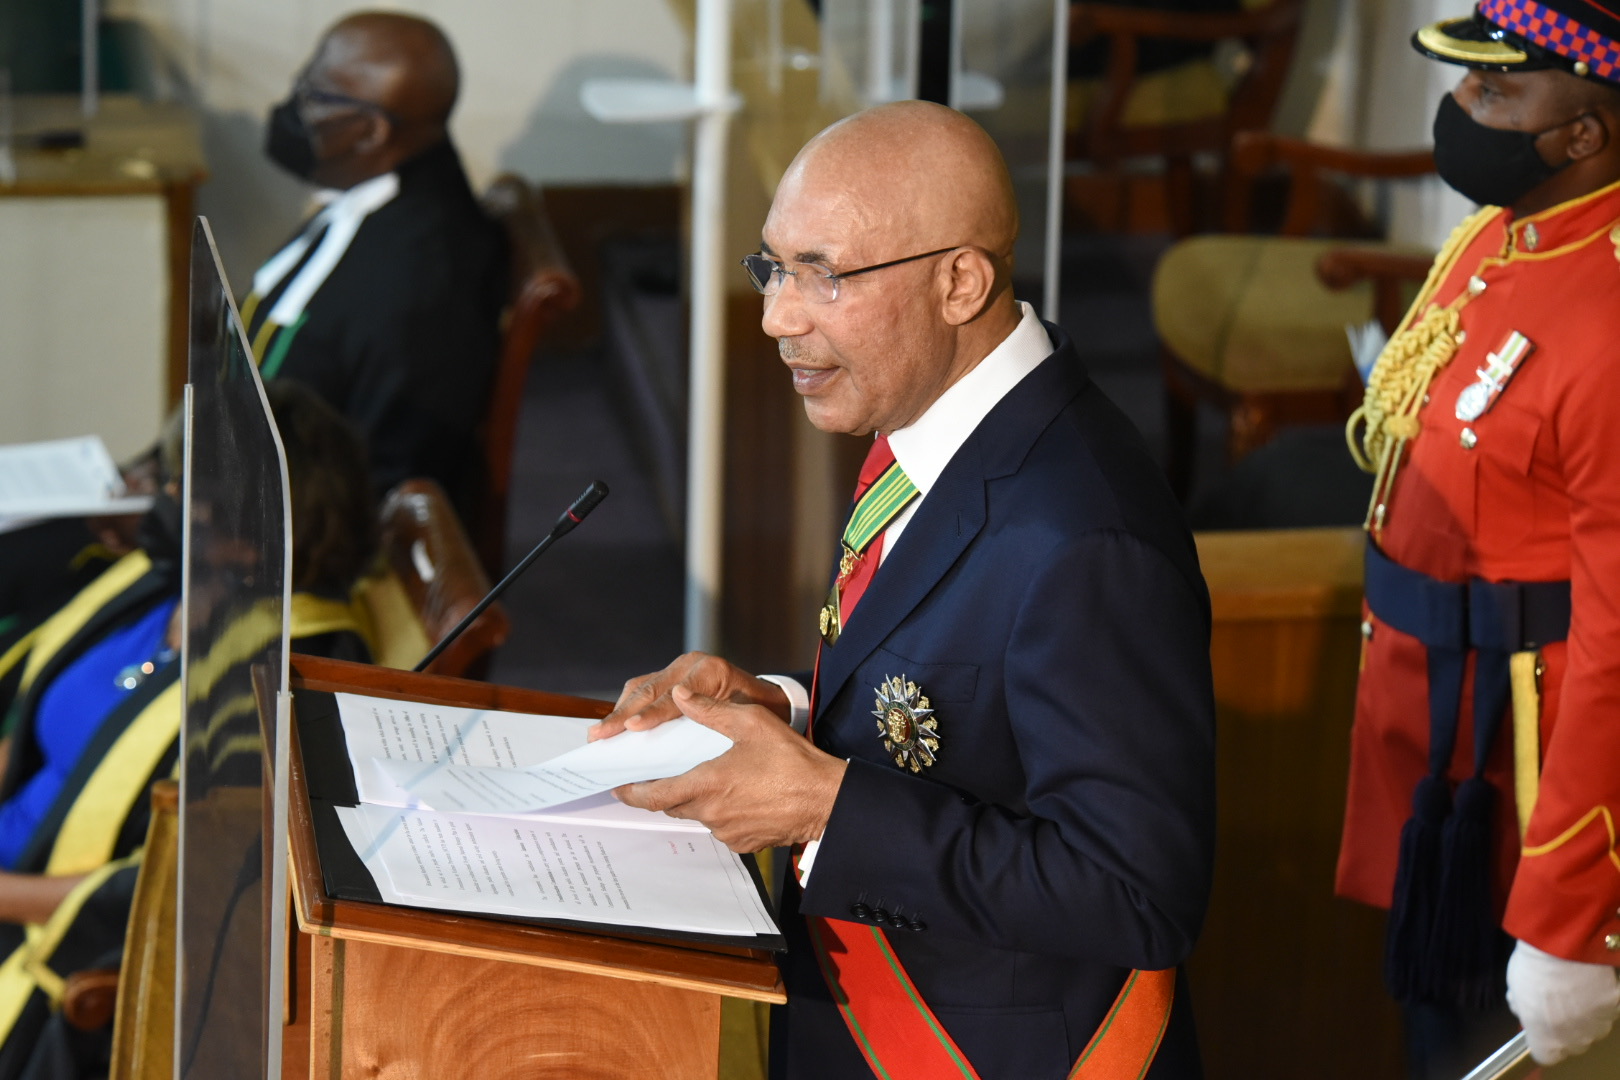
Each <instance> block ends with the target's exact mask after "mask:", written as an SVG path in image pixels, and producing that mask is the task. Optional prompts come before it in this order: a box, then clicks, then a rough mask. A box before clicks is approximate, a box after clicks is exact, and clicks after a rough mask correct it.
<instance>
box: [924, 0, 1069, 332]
mask: <svg viewBox="0 0 1620 1080" xmlns="http://www.w3.org/2000/svg"><path fill="white" fill-rule="evenodd" d="M955 4H956V27H955V31H956V32H955V35H954V37H955V39H956V42H957V45H956V50H955V51H956V62H955V63H954V64H953V65H952V72H951V101H950V104H951V105H952V106H954V107H955V108H958V109H961V110H962V111H963V112H965V113H967V114H968V115H969V116H971V117H973V119H975V120H977V121H978V122H979V123H980V124H981V125H982V126H983V127H984V129H985V130H986V131H988V132H989V133H990V136H991V137H992V138H993V139H995V140H996V144H997V145H998V146H1000V147H1001V153H1002V154H1003V156H1005V157H1006V159H1007V167H1008V168H1009V169H1010V170H1011V171H1012V177H1013V188H1014V190H1015V191H1016V193H1017V195H1018V217H1019V233H1018V247H1017V249H1016V251H1015V252H1014V255H1013V264H1014V272H1013V276H1014V279H1015V281H1016V283H1017V294H1018V298H1019V299H1020V300H1027V301H1029V302H1030V303H1032V304H1034V305H1035V308H1036V310H1037V311H1038V312H1039V313H1040V314H1041V315H1042V316H1044V317H1045V318H1048V319H1053V320H1056V319H1057V317H1058V313H1057V311H1056V310H1055V298H1056V296H1057V285H1056V274H1057V264H1058V260H1057V254H1058V253H1057V245H1058V242H1059V230H1058V227H1057V226H1058V224H1059V223H1058V222H1057V221H1056V220H1054V218H1055V217H1056V215H1055V213H1054V211H1055V210H1056V208H1057V207H1058V206H1059V205H1061V204H1060V203H1059V202H1058V201H1057V199H1056V198H1054V197H1053V196H1054V191H1056V192H1057V193H1058V194H1061V190H1060V189H1061V169H1056V170H1054V169H1053V168H1052V164H1053V157H1054V154H1055V155H1056V156H1057V158H1058V163H1059V165H1061V158H1062V144H1061V142H1056V143H1054V140H1053V139H1052V130H1053V125H1054V123H1056V124H1057V125H1058V130H1059V132H1060V133H1061V125H1062V117H1061V115H1059V116H1057V117H1055V118H1054V114H1053V108H1052V106H1053V94H1052V59H1053V57H1052V49H1053V38H1054V31H1055V24H1054V21H1053V19H1054V14H1053V13H1054V3H1053V0H955ZM1059 6H1060V7H1061V9H1062V12H1061V13H1062V15H1063V16H1064V26H1065V29H1066V28H1067V25H1068V24H1067V14H1068V5H1067V4H1066V3H1060V5H1059ZM1070 329H1071V330H1072V329H1076V328H1074V327H1071V328H1070Z"/></svg>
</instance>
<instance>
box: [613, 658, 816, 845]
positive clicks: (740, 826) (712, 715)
mask: <svg viewBox="0 0 1620 1080" xmlns="http://www.w3.org/2000/svg"><path fill="white" fill-rule="evenodd" d="M672 695H673V697H674V699H675V704H676V705H678V706H679V707H680V710H681V712H682V713H683V714H684V715H686V716H689V717H691V718H692V719H693V720H696V721H697V722H698V723H700V724H702V725H703V726H704V727H709V728H713V729H714V730H715V731H718V732H719V733H720V734H722V735H724V736H726V737H727V738H728V739H730V740H731V741H732V743H733V744H734V745H733V746H732V748H731V749H730V750H727V751H726V752H725V753H724V754H721V755H720V756H719V757H717V758H715V759H713V760H712V761H706V762H704V763H703V764H702V765H699V766H698V767H697V768H695V769H692V770H690V771H688V772H685V773H682V774H681V775H680V776H673V777H670V778H669V779H668V780H649V781H646V782H644V783H640V784H626V785H624V786H623V787H620V788H615V789H614V792H613V794H614V795H616V796H618V798H619V800H620V801H621V802H623V803H625V804H626V805H628V806H639V807H641V808H642V809H644V810H662V811H663V812H664V813H666V814H669V815H670V816H671V817H678V818H690V819H692V820H696V821H701V822H702V823H703V824H704V825H706V826H707V827H708V829H709V831H710V832H712V833H714V835H715V838H716V839H718V840H719V841H720V842H721V843H722V844H725V845H726V846H727V847H728V848H730V849H731V850H732V851H762V850H764V849H765V848H768V847H780V846H784V845H787V844H795V843H803V842H806V841H810V840H815V839H818V838H819V837H820V836H821V834H822V832H824V831H825V830H826V828H827V819H828V817H830V816H831V815H832V807H833V800H834V799H836V798H837V797H838V786H839V785H840V784H841V783H843V780H844V770H845V769H847V768H848V763H847V762H844V761H840V760H839V759H838V758H835V757H833V756H832V755H831V754H825V753H822V752H821V751H820V750H817V749H816V748H815V746H814V745H812V744H811V742H810V740H809V739H806V738H804V737H803V736H801V735H799V734H798V733H797V732H795V731H794V730H793V729H792V728H790V727H788V726H787V725H786V724H784V723H783V722H782V720H781V718H780V717H778V716H777V715H776V714H775V713H773V712H771V710H769V709H767V708H764V707H763V706H760V705H746V704H737V703H732V702H726V701H716V700H714V699H713V698H709V697H704V696H702V695H700V694H694V693H692V692H691V691H690V690H687V689H686V688H685V687H676V688H675V689H674V690H673V691H672Z"/></svg>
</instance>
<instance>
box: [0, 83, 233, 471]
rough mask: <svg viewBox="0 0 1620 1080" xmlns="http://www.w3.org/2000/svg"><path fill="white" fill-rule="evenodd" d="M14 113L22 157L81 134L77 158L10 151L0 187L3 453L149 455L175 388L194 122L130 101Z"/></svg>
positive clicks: (24, 101) (199, 176) (66, 100)
mask: <svg viewBox="0 0 1620 1080" xmlns="http://www.w3.org/2000/svg"><path fill="white" fill-rule="evenodd" d="M78 100H79V99H78V98H77V96H68V95H42V96H29V95H24V96H21V97H18V98H17V99H15V133H16V136H17V137H18V140H19V143H22V142H26V141H28V140H29V139H31V138H32V137H33V136H35V135H37V134H39V133H40V132H46V131H61V130H73V129H82V130H83V132H84V145H83V147H82V148H76V149H65V150H45V149H38V148H35V147H26V148H25V147H22V146H20V145H19V147H17V148H15V149H14V155H13V156H14V161H15V166H16V179H15V182H14V183H6V182H5V180H4V177H0V386H4V387H5V393H3V394H0V431H3V432H5V439H4V441H6V442H21V441H27V440H31V439H45V438H56V437H60V436H65V435H81V434H88V433H98V434H100V435H101V436H102V437H103V438H104V439H105V440H106V442H107V445H108V446H109V448H111V450H112V452H113V454H114V456H116V457H122V456H125V455H128V454H130V453H132V452H134V451H136V450H138V449H140V448H142V447H145V446H148V445H150V444H151V442H152V440H153V439H154V438H155V437H156V435H157V429H158V425H159V423H160V422H161V421H162V419H163V414H164V412H165V411H166V410H167V409H168V408H169V406H170V405H172V404H173V403H174V402H176V401H178V400H179V397H180V388H181V387H182V386H184V385H185V379H186V344H187V334H186V300H187V294H188V278H189V272H190V270H189V268H190V253H191V219H192V214H193V207H194V202H195V192H196V187H197V185H198V184H200V183H201V182H202V181H203V180H204V179H205V178H206V175H207V170H206V167H205V165H204V163H203V156H202V144H201V139H200V137H199V133H198V125H197V120H196V117H195V116H194V115H193V114H192V112H191V111H190V110H189V109H187V108H185V107H184V106H181V105H178V104H165V103H148V102H142V101H140V100H139V99H138V98H136V97H135V96H133V95H128V94H113V95H106V96H104V97H103V98H102V99H101V109H100V112H99V114H98V115H97V116H96V117H95V118H93V119H91V120H89V121H88V122H87V121H85V120H84V119H83V118H82V117H81V116H80V115H79V112H78Z"/></svg>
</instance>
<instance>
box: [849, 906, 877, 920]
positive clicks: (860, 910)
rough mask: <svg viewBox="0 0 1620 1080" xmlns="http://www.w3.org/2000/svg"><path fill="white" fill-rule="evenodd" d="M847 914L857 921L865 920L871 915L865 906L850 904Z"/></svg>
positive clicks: (870, 911)
mask: <svg viewBox="0 0 1620 1080" xmlns="http://www.w3.org/2000/svg"><path fill="white" fill-rule="evenodd" d="M849 913H850V914H851V915H853V916H855V917H856V918H857V919H865V918H867V917H868V916H870V915H871V914H872V909H871V908H869V907H867V906H866V905H865V904H851V905H850V906H849Z"/></svg>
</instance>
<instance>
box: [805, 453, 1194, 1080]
mask: <svg viewBox="0 0 1620 1080" xmlns="http://www.w3.org/2000/svg"><path fill="white" fill-rule="evenodd" d="M917 495H918V491H917V488H916V486H915V485H913V484H912V482H911V480H910V478H909V477H907V476H906V474H905V470H903V469H901V468H900V465H899V463H898V462H897V461H895V458H894V451H893V450H891V449H890V448H889V440H888V439H887V437H884V436H879V437H878V438H877V439H876V440H875V441H874V442H873V444H872V449H871V450H870V451H869V452H868V453H867V456H866V463H865V464H864V465H863V466H862V467H861V476H860V482H859V484H858V486H857V487H856V489H855V510H854V512H853V513H852V514H851V515H850V519H849V524H848V525H846V526H845V528H844V536H843V542H842V544H841V545H840V546H841V548H842V550H843V553H844V557H843V559H842V560H840V565H839V572H838V578H837V580H836V581H835V582H834V584H833V588H832V592H831V595H830V596H829V597H828V599H827V604H826V605H825V606H824V607H823V609H822V616H821V634H822V639H823V641H824V642H825V643H826V645H829V646H830V645H833V644H834V643H835V642H836V641H837V640H838V634H839V631H841V630H842V629H843V625H844V621H845V620H846V619H848V618H849V614H850V612H852V611H854V609H855V605H856V604H857V603H859V602H860V599H861V596H862V595H863V594H864V593H865V592H866V587H867V585H869V584H870V583H871V580H872V576H873V575H874V574H875V573H876V572H877V566H878V561H879V558H880V557H881V552H882V550H883V534H884V530H886V529H887V528H888V527H889V524H890V523H891V522H893V521H894V519H895V518H896V517H897V516H899V514H900V512H901V511H902V510H904V509H905V508H906V506H907V505H909V504H910V502H911V500H912V499H914V498H916V497H917ZM820 674H821V650H820V649H817V650H816V675H815V677H814V678H813V679H812V681H811V689H810V701H811V715H812V716H814V713H815V707H816V702H817V699H818V697H819V686H818V684H819V683H820V681H821V680H820ZM807 734H808V733H807ZM799 850H800V849H798V848H795V854H794V858H793V862H794V869H795V870H797V869H798V851H799ZM805 921H806V922H807V923H808V924H809V930H810V940H811V942H812V943H813V944H814V946H815V950H816V960H817V962H818V963H819V964H820V965H821V974H822V977H823V978H825V979H826V980H827V987H828V989H830V990H831V991H832V995H833V1000H834V1001H836V1002H837V1003H838V1011H839V1013H840V1014H842V1016H843V1018H844V1023H845V1025H847V1026H848V1028H849V1033H850V1036H851V1037H852V1038H854V1040H855V1045H856V1046H858V1047H860V1050H861V1055H862V1056H863V1057H865V1058H866V1063H867V1065H869V1066H871V1069H872V1072H873V1073H874V1074H875V1075H877V1076H878V1077H880V1078H881V1080H941V1078H946V1080H949V1078H953V1077H957V1078H962V1080H979V1074H978V1072H976V1071H975V1070H974V1068H973V1066H972V1064H971V1063H969V1061H968V1059H967V1056H966V1055H965V1054H963V1053H962V1051H961V1049H960V1048H959V1047H958V1046H957V1045H956V1041H955V1040H954V1039H952V1038H951V1036H950V1034H949V1033H948V1032H947V1031H946V1030H945V1028H944V1027H943V1026H942V1025H941V1024H940V1022H939V1018H938V1017H936V1016H935V1015H934V1011H933V1010H932V1009H930V1008H929V1007H928V1003H927V1002H926V1001H924V1000H923V999H922V995H921V994H919V993H918V992H917V987H916V986H915V985H914V984H913V983H912V981H911V976H909V975H907V974H906V969H905V968H904V967H903V966H902V965H901V963H900V958H899V957H897V956H895V954H894V950H893V949H892V948H890V947H889V939H888V937H887V936H886V935H885V934H884V933H883V931H882V930H881V929H879V928H878V927H875V926H869V925H866V924H863V923H854V922H847V921H845V920H843V919H823V918H819V917H817V916H813V915H812V916H806V917H805ZM1175 993H1176V973H1175V971H1174V970H1169V971H1133V972H1131V973H1130V976H1129V977H1128V978H1127V979H1126V980H1125V985H1124V986H1123V987H1122V988H1121V989H1120V991H1119V996H1118V997H1117V998H1115V999H1114V1004H1113V1007H1112V1008H1110V1009H1109V1010H1108V1015H1107V1016H1106V1017H1104V1018H1103V1022H1102V1025H1101V1026H1100V1027H1098V1028H1097V1032H1096V1034H1094V1035H1093V1036H1092V1037H1091V1041H1090V1042H1089V1043H1087V1044H1086V1048H1085V1050H1083V1051H1082V1052H1081V1054H1080V1057H1079V1060H1077V1061H1076V1062H1075V1063H1074V1068H1072V1069H1070V1070H1069V1080H1140V1078H1141V1077H1143V1076H1145V1075H1147V1071H1148V1067H1149V1066H1150V1065H1152V1064H1153V1058H1154V1055H1156V1054H1157V1053H1158V1052H1159V1042H1160V1041H1161V1040H1162V1039H1163V1038H1164V1030H1165V1027H1166V1026H1167V1025H1168V1024H1169V1022H1170V1006H1171V1004H1172V1003H1173V1001H1174V999H1175Z"/></svg>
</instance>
